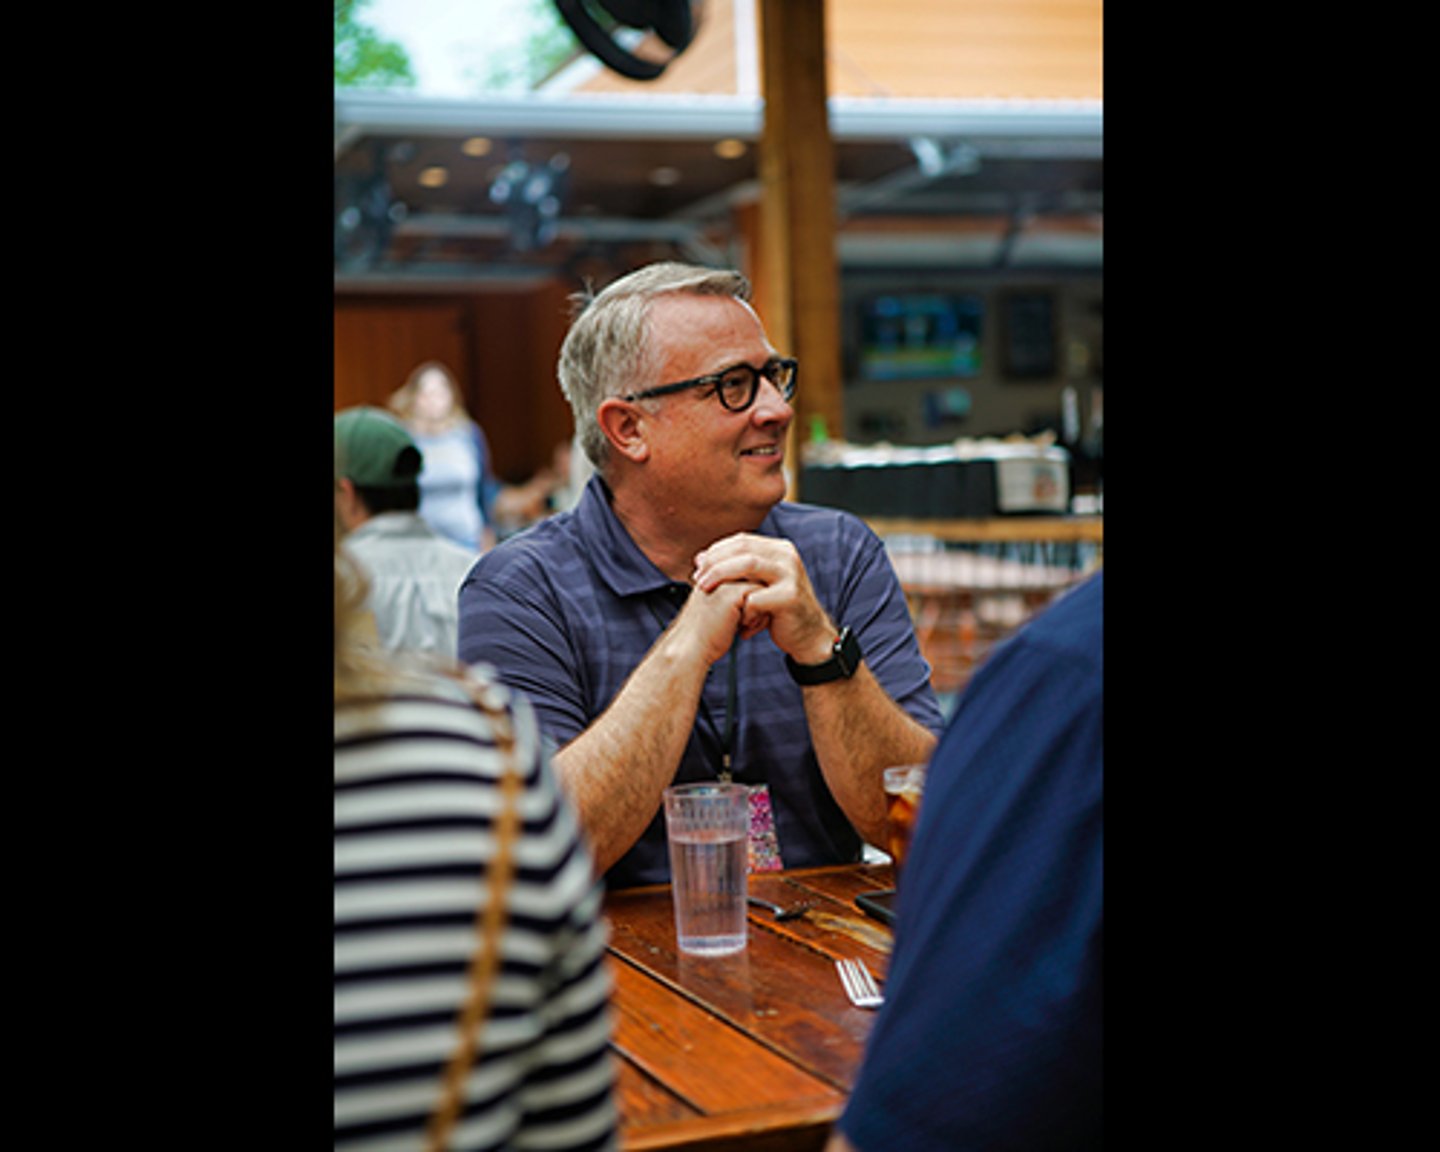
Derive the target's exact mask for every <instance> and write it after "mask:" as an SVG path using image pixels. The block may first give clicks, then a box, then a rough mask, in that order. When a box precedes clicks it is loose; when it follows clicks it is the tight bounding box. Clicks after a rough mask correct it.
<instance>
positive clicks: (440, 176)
mask: <svg viewBox="0 0 1440 1152" xmlns="http://www.w3.org/2000/svg"><path fill="white" fill-rule="evenodd" d="M416 179H417V180H419V181H420V186H421V187H422V188H443V187H445V185H446V184H447V183H448V182H449V180H450V172H449V170H448V169H446V168H443V167H441V166H440V165H439V164H432V165H431V166H430V167H429V168H422V169H421V170H420V175H419V176H417V177H416Z"/></svg>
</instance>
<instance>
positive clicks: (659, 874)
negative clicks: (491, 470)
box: [459, 476, 942, 888]
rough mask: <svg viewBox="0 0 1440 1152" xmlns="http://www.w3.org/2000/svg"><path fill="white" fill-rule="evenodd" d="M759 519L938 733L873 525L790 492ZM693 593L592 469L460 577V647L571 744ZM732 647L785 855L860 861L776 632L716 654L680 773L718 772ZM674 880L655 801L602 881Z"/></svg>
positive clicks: (750, 766)
mask: <svg viewBox="0 0 1440 1152" xmlns="http://www.w3.org/2000/svg"><path fill="white" fill-rule="evenodd" d="M759 532H760V533H761V534H762V535H767V536H776V537H784V538H786V539H789V540H790V541H791V542H792V543H794V545H795V547H796V549H797V550H798V551H799V553H800V556H801V558H802V559H803V561H804V563H805V569H806V572H807V574H808V576H809V578H810V583H811V585H812V587H813V588H814V589H815V594H816V596H817V597H818V599H819V600H820V603H821V604H822V605H823V606H824V608H825V610H826V611H827V612H828V613H829V614H830V618H831V619H832V620H834V621H835V622H836V623H837V624H848V625H849V626H850V627H851V628H852V629H854V631H855V632H856V634H857V635H858V637H859V640H860V644H861V648H862V651H863V652H864V657H865V661H866V663H867V665H868V666H869V668H870V670H871V672H872V673H873V674H874V676H875V677H876V679H877V680H879V682H880V683H881V685H883V686H884V688H885V690H886V691H887V692H888V693H889V694H890V696H891V697H892V698H893V699H895V700H896V701H897V702H898V703H899V704H900V705H901V707H903V708H904V709H905V710H906V711H907V712H908V713H909V714H910V715H911V716H913V717H914V718H915V719H916V720H917V721H918V722H919V723H921V724H924V725H925V726H926V727H928V728H930V729H931V730H932V731H935V732H938V731H939V730H940V728H941V726H942V718H941V714H940V708H939V705H938V704H937V702H936V699H935V694H934V692H933V690H932V689H931V687H930V667H929V665H928V664H927V663H926V662H925V660H924V658H923V657H922V656H921V655H920V650H919V646H918V644H917V643H916V640H915V633H914V629H913V627H912V625H911V621H910V614H909V610H908V608H907V606H906V603H905V596H904V593H903V591H902V589H901V587H900V583H899V580H898V579H897V578H896V576H895V571H894V569H893V567H892V566H891V564H890V560H889V557H888V556H886V554H885V549H884V545H883V544H882V543H881V541H880V539H879V538H878V537H877V536H876V535H875V534H874V533H873V532H872V531H871V530H870V529H869V528H868V527H867V526H866V525H865V524H864V523H863V522H862V521H861V520H859V519H857V518H856V517H854V516H852V515H850V514H849V513H845V512H840V511H837V510H834V509H830V508H819V507H814V506H811V505H805V504H792V503H781V504H777V505H776V506H775V507H774V508H773V509H771V511H770V513H769V515H767V516H766V518H765V520H764V522H763V523H762V524H761V526H760V528H759ZM688 595H689V586H688V585H685V584H676V583H674V582H673V581H671V580H670V579H669V578H668V577H666V576H665V575H664V573H662V572H661V571H660V570H659V569H658V568H656V567H655V565H654V564H652V563H651V562H650V560H649V559H648V558H646V556H645V555H644V553H642V552H641V551H640V549H639V547H638V546H637V545H636V544H635V542H634V541H633V540H631V539H630V536H629V534H628V533H627V532H626V531H625V528H624V526H623V525H622V524H621V523H620V521H619V520H618V519H617V518H616V516H615V514H614V512H613V511H612V510H611V507H610V498H609V493H608V490H607V489H606V487H605V485H604V482H603V480H601V479H600V478H599V477H598V476H597V477H592V478H591V480H590V482H589V484H588V485H587V486H586V488H585V491H584V493H583V495H582V497H581V499H580V502H579V503H578V504H577V505H576V507H575V509H574V510H573V511H571V512H566V513H561V514H560V515H558V516H552V517H551V518H549V519H548V520H545V521H542V522H541V523H540V524H538V525H536V526H535V527H534V528H532V529H530V530H528V531H526V532H523V533H521V534H520V535H518V536H514V537H512V538H511V539H509V540H507V541H505V542H504V543H503V544H501V545H500V546H499V547H497V548H495V549H494V550H493V551H491V552H490V553H489V554H487V555H486V556H484V557H482V558H481V559H480V560H479V561H478V562H477V563H476V565H475V567H474V568H473V569H471V571H470V574H469V576H468V577H467V578H466V579H465V582H464V584H463V585H462V586H461V589H460V646H459V654H460V659H461V660H462V661H464V662H465V663H467V664H471V663H485V664H489V665H491V666H493V667H494V668H495V669H496V670H497V671H498V673H499V675H500V678H501V679H502V680H503V681H504V682H505V683H507V684H509V685H511V686H512V687H514V688H516V689H518V690H519V691H521V692H523V693H524V694H525V695H526V696H527V697H528V698H529V700H530V702H531V703H532V704H533V705H534V708H535V711H536V714H537V715H538V716H539V718H540V723H541V726H542V728H543V729H544V730H545V732H546V734H547V735H548V736H549V737H550V738H552V739H553V740H554V741H555V743H556V745H557V746H559V747H563V746H564V745H565V744H567V743H569V742H570V741H571V740H573V739H574V738H575V737H576V736H578V735H579V734H580V733H581V732H583V731H584V730H585V729H586V728H587V727H589V725H590V724H591V722H592V721H593V720H595V718H596V717H598V716H599V715H600V714H601V713H602V712H604V711H605V709H606V708H607V707H609V705H610V702H611V700H613V699H614V698H615V695H616V694H617V693H618V692H619V691H620V689H621V687H622V686H623V685H624V683H625V680H626V678H627V677H628V676H629V675H630V672H631V671H632V670H633V669H634V668H635V666H636V665H637V664H639V663H640V661H641V660H643V659H644V657H645V655H646V653H648V652H649V650H650V648H651V646H652V645H653V644H654V643H655V641H656V639H657V638H658V637H659V636H660V633H661V632H663V631H664V630H665V628H667V627H668V626H669V624H670V622H671V621H672V620H673V619H674V618H675V616H676V615H677V614H678V612H679V611H680V608H681V606H682V605H683V604H684V602H685V598H686V597H687V596H688ZM732 659H735V660H737V661H738V664H737V684H738V690H739V691H738V707H737V709H736V710H737V712H738V716H737V717H736V724H735V728H736V736H735V747H734V749H733V756H732V770H733V772H734V777H735V779H736V780H737V781H738V782H740V783H744V784H762V783H768V784H769V786H770V793H771V804H772V807H773V810H774V813H775V825H776V835H777V838H778V840H779V844H780V852H781V856H782V858H783V860H784V863H785V866H786V867H791V868H794V867H808V866H812V865H819V864H835V863H843V862H847V861H853V860H857V859H858V858H859V853H860V837H859V835H858V834H857V833H856V832H855V830H854V828H853V827H851V825H850V822H849V821H848V820H847V819H846V818H845V815H844V813H843V812H842V811H841V809H840V806H839V805H838V804H837V803H836V802H835V799H834V797H833V796H831V794H830V792H829V789H828V788H827V787H826V785H825V782H824V779H823V777H822V776H821V773H820V767H819V764H818V762H817V761H816V758H815V752H814V749H813V747H812V746H811V743H810V733H809V728H808V726H807V724H806V721H805V709H804V705H803V702H802V699H801V689H800V687H799V686H798V685H797V684H795V682H794V681H793V680H792V679H791V678H790V674H789V672H788V671H787V670H786V667H785V658H784V654H783V653H782V652H781V651H780V650H779V649H778V648H777V647H776V646H775V644H774V642H773V641H772V640H771V639H770V636H769V634H768V633H761V634H760V635H758V636H755V637H752V638H751V639H749V640H745V641H742V642H741V643H740V644H739V646H738V648H737V649H736V650H735V652H734V653H732V654H731V655H727V656H725V657H723V658H722V659H720V660H719V661H717V662H716V663H715V664H714V665H713V666H712V667H711V669H710V674H709V676H708V678H707V680H706V683H705V688H704V690H703V692H702V696H701V700H702V704H701V707H700V709H699V710H698V712H697V715H696V722H695V727H694V730H693V731H692V732H691V735H690V741H689V743H688V745H687V746H686V749H685V754H684V756H683V758H682V759H681V762H680V765H679V767H678V770H677V772H676V774H675V780H676V782H677V783H683V782H688V781H692V780H713V779H714V778H715V777H716V775H717V773H718V772H719V770H720V764H721V741H722V737H723V733H724V728H725V723H726V718H725V708H726V688H727V683H726V681H727V678H728V675H729V668H728V664H729V662H730V660H732ZM669 879H670V866H669V860H668V856H667V852H666V846H665V827H664V816H663V815H662V814H661V813H660V812H659V811H657V812H656V815H655V818H654V820H652V821H651V823H650V826H649V827H648V828H647V829H646V831H645V833H644V835H643V836H642V837H641V839H640V841H639V842H638V843H637V844H636V845H635V847H634V848H632V849H631V850H630V851H629V852H628V853H627V854H626V855H625V856H624V857H622V858H621V859H620V860H619V861H618V862H617V863H616V864H615V866H614V867H613V868H611V869H610V871H609V872H608V873H607V875H606V880H607V882H608V884H609V885H610V886H611V887H612V888H620V887H628V886H632V885H636V884H657V883H665V882H668V881H669Z"/></svg>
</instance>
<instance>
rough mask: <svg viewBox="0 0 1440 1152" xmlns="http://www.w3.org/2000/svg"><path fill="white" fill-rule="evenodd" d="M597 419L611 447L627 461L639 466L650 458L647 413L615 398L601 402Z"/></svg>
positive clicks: (597, 411)
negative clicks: (647, 438) (646, 427)
mask: <svg viewBox="0 0 1440 1152" xmlns="http://www.w3.org/2000/svg"><path fill="white" fill-rule="evenodd" d="M595 419H596V421H597V422H598V423H599V425H600V431H602V432H604V433H605V439H607V440H609V441H610V447H611V448H612V449H613V450H614V451H616V452H618V453H619V454H620V455H621V456H623V457H625V459H627V460H629V461H631V462H632V463H635V464H639V463H642V462H643V461H645V460H647V459H648V458H649V456H650V445H649V444H648V443H647V442H646V440H645V431H646V429H645V413H644V412H643V411H642V410H641V409H640V408H638V407H636V406H635V405H634V404H632V403H630V402H629V401H626V400H621V399H619V398H617V397H615V396H611V397H609V398H608V399H605V400H602V401H601V402H600V407H599V408H597V409H596V410H595Z"/></svg>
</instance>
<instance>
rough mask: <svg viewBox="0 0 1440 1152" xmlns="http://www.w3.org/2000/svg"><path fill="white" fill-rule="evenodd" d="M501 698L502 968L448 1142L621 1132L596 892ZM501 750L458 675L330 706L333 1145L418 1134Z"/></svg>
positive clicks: (460, 998)
mask: <svg viewBox="0 0 1440 1152" xmlns="http://www.w3.org/2000/svg"><path fill="white" fill-rule="evenodd" d="M471 675H472V677H473V678H474V679H475V680H476V681H477V682H478V683H479V684H481V685H488V688H486V689H485V690H486V691H488V692H490V693H491V694H492V695H493V694H494V693H497V692H498V693H500V694H501V695H500V697H499V698H500V699H501V700H502V701H503V706H504V708H505V710H506V711H507V712H508V714H509V717H510V721H511V727H512V728H513V731H514V737H515V752H514V760H515V765H516V768H517V769H518V770H519V772H520V773H521V776H522V778H523V786H522V788H521V790H520V792H519V801H518V803H519V815H520V818H521V823H520V833H519V836H518V839H517V842H516V844H515V847H514V851H513V856H512V859H513V861H514V872H513V875H512V881H511V884H510V887H509V890H508V895H507V899H506V915H505V927H504V930H503V933H502V937H501V946H500V963H499V965H498V966H497V968H496V970H495V978H494V981H493V983H492V986H491V995H490V1006H489V1011H488V1013H487V1016H486V1019H485V1021H484V1024H483V1025H482V1030H481V1033H480V1043H479V1049H478V1052H477V1055H476V1059H475V1062H474V1064H473V1066H472V1068H471V1070H470V1074H469V1077H468V1079H467V1081H466V1090H465V1098H464V1101H463V1104H462V1107H461V1110H460V1114H459V1116H458V1118H457V1121H456V1126H455V1128H454V1130H453V1132H452V1134H451V1141H450V1147H451V1148H454V1149H479V1148H487V1149H490V1148H537V1147H548V1148H565V1149H592V1148H593V1149H601V1148H613V1147H615V1144H616V1123H617V1121H616V1112H615V1105H614V1095H613V1093H614V1075H615V1074H614V1065H613V1061H612V1059H611V1056H610V1054H609V1050H608V1044H609V1041H610V1036H611V1022H610V1015H609V1006H608V998H609V992H610V977H609V971H608V968H607V967H606V966H605V938H604V929H603V922H602V920H601V918H600V899H601V891H602V890H601V887H600V885H599V884H598V883H597V882H596V881H595V878H594V874H593V866H592V861H591V858H590V855H589V852H588V850H587V849H586V847H585V845H584V844H583V842H582V841H581V839H580V833H579V826H578V822H577V820H576V818H575V815H574V812H573V810H572V809H571V807H570V805H569V803H568V802H567V801H566V800H564V799H563V797H562V796H561V793H560V790H559V787H558V784H557V781H556V778H555V776H554V773H553V770H552V769H551V766H550V763H549V760H548V759H547V758H546V756H545V755H544V753H543V752H542V750H541V744H540V739H539V733H538V729H537V727H536V723H535V718H534V714H533V712H532V711H531V710H530V708H529V706H528V705H527V704H526V703H525V702H524V701H523V700H520V699H518V698H513V697H510V696H509V694H508V693H505V692H504V690H503V689H499V688H498V687H497V686H495V685H494V684H493V682H491V680H490V678H489V677H488V676H486V675H485V674H484V673H483V671H480V670H472V672H471ZM503 769H504V757H503V756H502V755H501V753H500V752H499V750H498V749H497V747H496V725H495V722H494V720H493V718H492V717H491V716H489V715H487V714H486V713H485V712H483V711H482V710H480V709H478V708H477V707H476V706H475V704H474V702H473V701H472V699H471V698H470V696H469V694H467V691H466V689H465V687H464V686H462V685H460V684H459V683H458V682H455V681H453V680H450V679H447V678H445V677H442V676H438V675H427V674H421V673H414V672H408V673H403V674H398V675H397V677H396V679H395V680H394V681H393V682H390V683H387V685H386V686H385V688H384V690H383V693H382V694H380V695H375V696H370V697H367V698H358V699H351V698H349V697H346V698H344V699H340V700H337V702H336V708H335V1146H336V1147H337V1148H346V1149H365V1150H367V1152H369V1150H381V1149H384V1150H395V1152H400V1150H405V1152H417V1150H419V1149H421V1148H422V1147H423V1145H424V1133H425V1127H426V1124H427V1122H428V1120H429V1117H430V1115H431V1113H432V1112H433V1111H434V1109H435V1106H436V1103H437V1101H438V1099H439V1096H440V1090H441V1084H442V1078H443V1075H444V1069H445V1065H446V1064H447V1062H448V1061H449V1059H450V1057H451V1055H452V1054H453V1052H454V1050H455V1047H456V1043H457V1036H458V1032H457V1027H456V1025H457V1017H458V1014H459V1011H460V1008H461V1005H462V1004H463V1002H464V1000H465V998H466V995H467V990H468V976H469V966H470V963H471V958H472V955H473V954H474V952H475V951H476V949H477V947H478V943H479V941H478V936H477V932H476V913H477V909H478V908H480V907H483V906H484V904H485V902H486V901H487V899H488V898H489V896H490V890H489V884H488V878H487V875H486V869H487V866H488V864H489V862H490V861H491V859H492V857H493V855H494V853H495V848H496V841H495V837H494V829H495V826H496V822H497V820H498V817H499V814H500V811H501V792H500V780H501V777H502V775H503Z"/></svg>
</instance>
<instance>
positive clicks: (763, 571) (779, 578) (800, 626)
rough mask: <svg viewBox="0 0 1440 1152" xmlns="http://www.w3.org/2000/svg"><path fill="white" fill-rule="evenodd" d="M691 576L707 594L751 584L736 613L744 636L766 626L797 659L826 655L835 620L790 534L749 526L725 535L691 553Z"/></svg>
mask: <svg viewBox="0 0 1440 1152" xmlns="http://www.w3.org/2000/svg"><path fill="white" fill-rule="evenodd" d="M694 580H695V588H696V591H698V592H701V593H705V594H710V593H713V592H715V591H716V590H717V589H719V588H721V587H723V586H725V585H727V584H731V583H744V584H748V585H750V586H751V588H750V590H749V592H748V594H747V595H746V596H745V599H744V602H743V606H742V614H741V617H740V629H741V631H740V634H741V636H742V637H744V638H749V637H751V636H754V635H756V634H757V633H759V632H763V631H765V630H766V629H767V628H768V629H769V630H770V637H771V639H772V640H774V641H775V644H776V646H777V647H778V648H779V649H780V650H781V651H782V652H784V653H786V654H787V655H788V656H790V658H791V659H792V660H794V661H795V662H796V663H797V664H819V663H820V662H821V661H823V660H825V659H827V658H828V657H829V655H830V649H831V645H832V644H833V643H834V641H835V632H836V628H835V625H834V623H833V622H832V621H831V620H830V617H829V616H828V615H826V612H825V609H824V608H822V607H821V606H820V602H819V601H818V600H817V599H816V598H815V590H814V589H813V588H812V587H811V585H810V577H809V576H808V575H807V574H806V572H805V564H804V562H803V561H802V560H801V559H800V553H799V552H797V551H796V549H795V545H794V544H792V543H791V542H790V541H789V540H777V539H775V538H773V537H770V536H756V535H752V534H751V533H748V532H742V533H738V534H737V535H734V536H727V537H726V538H725V539H723V540H718V541H716V542H715V543H714V544H712V545H711V546H710V547H709V548H707V549H705V551H703V552H701V553H700V555H698V556H697V557H695V576H694Z"/></svg>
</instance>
